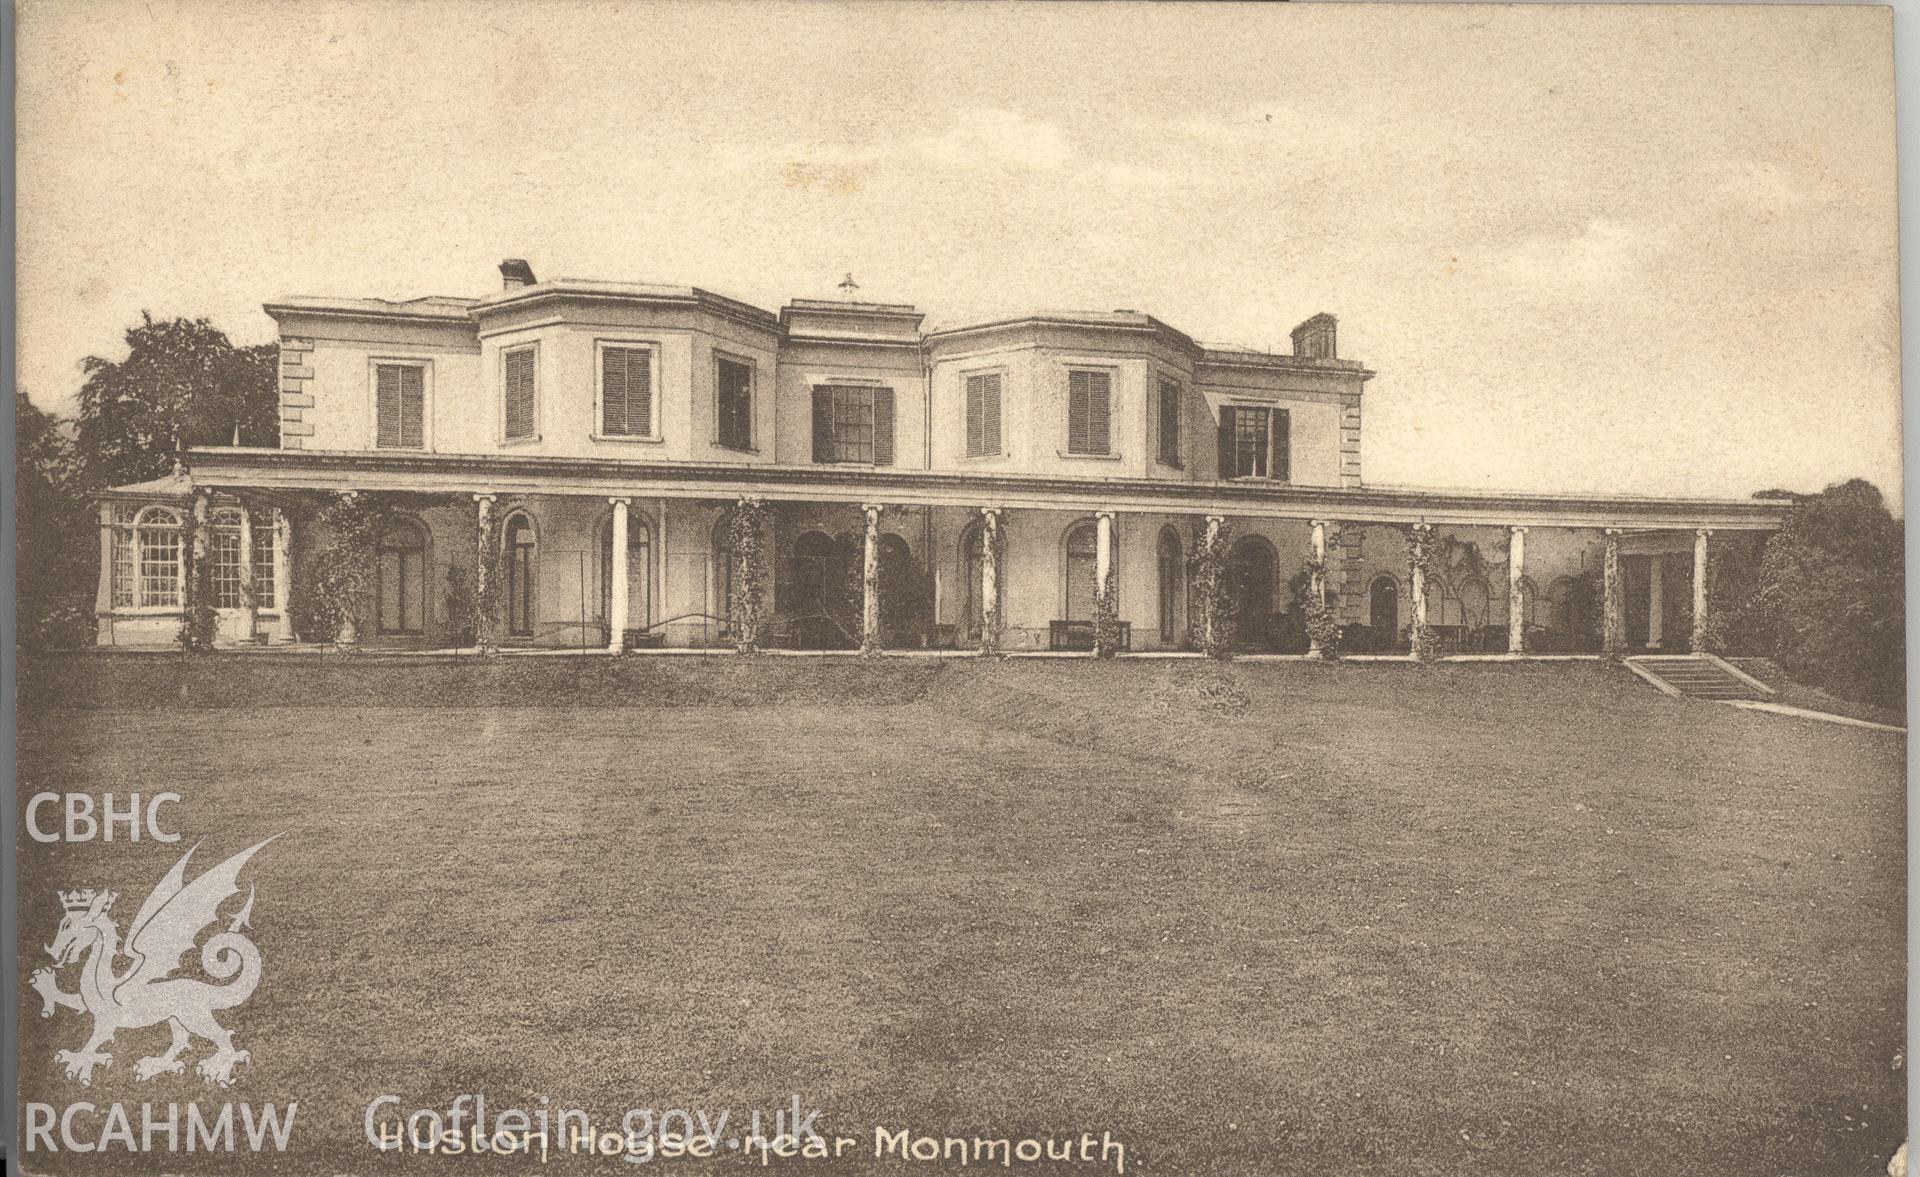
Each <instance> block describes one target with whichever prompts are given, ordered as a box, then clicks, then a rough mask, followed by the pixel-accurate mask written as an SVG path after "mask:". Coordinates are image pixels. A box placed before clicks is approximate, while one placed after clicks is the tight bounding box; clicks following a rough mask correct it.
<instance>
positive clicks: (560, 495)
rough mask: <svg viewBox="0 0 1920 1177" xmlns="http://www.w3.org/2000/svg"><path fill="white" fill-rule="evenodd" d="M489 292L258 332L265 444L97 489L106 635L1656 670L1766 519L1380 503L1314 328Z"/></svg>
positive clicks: (508, 267)
mask: <svg viewBox="0 0 1920 1177" xmlns="http://www.w3.org/2000/svg"><path fill="white" fill-rule="evenodd" d="M501 273H502V279H503V281H502V287H501V289H499V290H498V291H496V292H494V293H492V294H490V295H488V296H486V297H484V298H474V299H467V298H437V297H436V298H423V299H416V300H412V301H405V302H389V301H384V300H378V299H330V298H304V297H303V298H287V299H283V300H280V301H277V302H272V303H269V304H267V306H266V310H267V312H268V314H269V315H271V316H272V317H273V319H274V320H275V321H276V322H277V323H278V325H279V328H280V349H281V386H280V387H281V393H280V433H281V444H280V447H279V448H277V449H252V448H240V447H207V448H195V449H192V450H190V451H188V452H187V453H185V454H184V455H183V456H182V467H181V469H180V471H179V472H177V473H176V474H175V475H173V476H171V477H169V478H165V479H160V480H157V481H155V482H152V483H145V484H140V485H136V486H129V487H120V488H116V489H114V490H112V491H109V492H107V493H106V494H104V495H103V496H102V498H101V500H100V504H99V510H100V535H101V542H100V587H99V595H98V600H97V609H96V611H97V614H98V620H99V625H98V635H99V637H98V640H99V642H100V643H101V644H102V645H115V646H140V645H169V644H173V643H174V642H175V641H176V639H177V636H178V635H179V633H180V630H181V625H182V616H183V611H184V610H186V609H187V608H188V604H189V600H190V599H192V598H194V597H195V596H196V595H197V596H200V597H205V598H207V603H209V604H211V606H212V608H213V615H214V637H215V641H216V642H217V643H219V644H243V643H245V644H259V643H266V644H280V643H296V642H323V641H339V640H351V641H355V642H359V643H364V644H368V645H390V646H398V647H412V648H449V647H460V646H469V645H473V644H474V643H476V642H480V643H487V644H497V645H499V646H504V647H514V646H526V647H530V648H538V647H554V648H576V649H588V650H594V649H602V650H604V649H613V650H620V649H630V648H635V647H647V646H664V647H703V646H731V645H734V644H735V643H736V642H737V641H739V640H740V638H741V637H742V634H741V628H742V625H743V624H749V623H750V624H751V625H752V627H753V629H754V636H755V638H756V640H757V641H758V642H759V643H760V644H762V645H768V646H774V647H801V648H854V647H859V646H862V645H867V646H880V647H888V648H912V649H921V648H930V649H939V648H961V649H964V648H968V647H977V646H979V645H980V644H982V643H983V642H990V643H991V644H993V645H995V646H997V647H998V648H1000V649H1004V650H1007V651H1010V652H1012V651H1059V650H1082V649H1087V648H1090V646H1091V645H1092V643H1093V641H1094V638H1095V633H1096V631H1098V632H1099V633H1100V634H1102V635H1103V636H1102V638H1101V640H1102V641H1103V642H1117V644H1118V645H1119V646H1120V648H1122V649H1125V650H1131V651H1159V650H1180V649H1190V648H1193V647H1194V646H1195V645H1196V644H1197V643H1198V642H1199V640H1200V629H1201V627H1202V626H1204V625H1208V624H1216V623H1217V622H1210V621H1208V620H1206V619H1205V617H1203V616H1202V615H1203V614H1204V613H1205V612H1206V610H1205V609H1204V608H1203V605H1204V602H1203V601H1201V600H1200V599H1199V598H1200V597H1201V596H1202V595H1203V594H1202V593H1201V591H1200V590H1199V589H1198V588H1196V584H1195V580H1196V577H1197V576H1198V577H1204V578H1208V582H1209V583H1211V582H1212V580H1216V579H1217V580H1219V582H1220V583H1221V584H1222V585H1223V588H1222V589H1221V590H1220V594H1219V595H1217V596H1214V597H1211V598H1210V599H1213V600H1215V601H1216V602H1217V603H1218V604H1217V607H1216V609H1215V610H1214V612H1215V613H1216V614H1219V615H1223V616H1225V617H1226V618H1228V619H1229V620H1230V621H1231V633H1232V635H1233V638H1232V640H1233V643H1234V645H1235V646H1236V647H1237V648H1239V649H1241V650H1244V651H1248V652H1267V653H1303V652H1305V651H1306V650H1307V649H1308V646H1309V644H1310V641H1311V639H1310V638H1309V636H1308V626H1307V624H1306V616H1305V614H1306V612H1307V603H1308V602H1309V601H1319V602H1324V604H1325V606H1326V607H1327V609H1329V610H1330V611H1331V614H1332V617H1333V619H1334V620H1335V621H1336V622H1337V623H1338V624H1339V626H1340V631H1341V635H1342V639H1341V640H1342V645H1343V647H1344V648H1346V649H1348V650H1353V651H1366V650H1370V651H1380V652H1392V651H1396V650H1405V649H1407V648H1408V647H1409V646H1410V645H1411V644H1413V643H1416V642H1418V643H1437V644H1439V645H1440V646H1441V647H1442V648H1443V649H1444V650H1446V651H1448V652H1472V653H1518V652H1530V653H1555V652H1597V651H1598V650H1599V649H1601V648H1602V646H1603V645H1605V646H1609V647H1610V648H1615V649H1623V650H1627V651H1636V650H1637V651H1648V650H1657V651H1667V652H1675V651H1684V650H1686V649H1689V648H1690V647H1691V645H1692V643H1693V642H1694V641H1696V640H1697V634H1696V629H1697V628H1698V626H1697V625H1696V622H1699V623H1701V624H1704V621H1703V619H1704V617H1705V615H1706V611H1707V608H1708V607H1709V606H1708V602H1707V597H1708V592H1707V590H1708V587H1709V586H1708V584H1707V580H1708V577H1707V575H1706V573H1707V569H1708V567H1709V558H1710V550H1711V549H1712V547H1713V545H1733V546H1736V547H1737V546H1741V545H1746V546H1751V545H1752V544H1753V543H1754V542H1756V541H1757V540H1759V539H1761V538H1763V537H1764V536H1765V534H1766V533H1767V532H1768V531H1770V530H1772V529H1775V528H1777V527H1778V525H1779V523H1780V515H1781V510H1782V505H1781V504H1780V503H1777V502H1770V501H1756V500H1716V499H1692V498H1689V499H1655V498H1643V497H1629V496H1573V495H1544V494H1493V493H1481V492H1457V491H1440V490H1420V489H1413V488H1406V487H1383V486H1374V485H1371V484H1369V483H1368V482H1367V481H1366V480H1365V478H1364V476H1363V468H1362V453H1363V447H1362V422H1363V420H1364V403H1365V398H1366V386H1367V382H1368V380H1369V379H1370V377H1371V376H1372V375H1373V373H1372V372H1370V371H1368V370H1367V369H1366V367H1365V366H1363V365H1362V364H1360V363H1358V362H1356V361H1355V360H1353V359H1350V358H1346V357H1343V356H1341V355H1340V352H1339V346H1338V329H1337V324H1336V322H1335V320H1334V319H1333V318H1332V317H1331V316H1329V315H1324V314H1321V315H1315V316H1313V317H1312V318H1309V319H1307V320H1306V321H1305V322H1303V323H1301V324H1300V325H1299V326H1298V327H1296V328H1295V329H1294V330H1293V332H1292V343H1293V348H1292V353H1291V354H1288V355H1274V354H1269V353H1266V352H1255V351H1250V350H1244V349H1237V348H1228V347H1216V346H1208V345H1204V344H1201V343H1198V342H1196V341H1195V340H1194V339H1193V338H1191V337H1189V336H1187V335H1186V334H1184V333H1182V332H1181V331H1179V330H1177V329H1176V328H1174V327H1172V326H1169V325H1168V324H1166V323H1164V322H1161V321H1160V320H1158V319H1156V318H1154V317H1153V316H1152V315H1149V314H1143V313H1139V312H1136V311H1127V310H1123V311H1112V312H1101V313H1042V314H1032V315H1025V316H1021V317H1018V318H1011V319H1006V320H1001V321H995V322H987V323H979V324H975V325H971V326H962V327H955V328H950V329H943V330H935V331H928V330H925V329H924V320H923V316H922V314H921V313H920V312H919V311H917V310H916V309H914V308H913V307H911V306H903V305H893V304H879V303H866V302H856V301H828V300H794V301H792V302H790V303H788V304H787V305H786V306H784V307H782V308H781V309H780V310H779V312H778V313H774V312H769V311H766V310H763V309H760V308H758V307H754V306H750V305H747V304H745V303H742V302H738V301H735V300H733V299H730V298H725V297H722V296H720V295H717V294H713V293H710V292H708V291H705V290H701V289H697V288H690V287H668V286H651V285H642V284H634V283H616V282H595V281H572V280H560V281H546V282H542V281H538V280H537V279H536V278H535V276H534V274H533V272H532V270H531V268H530V267H528V265H527V264H526V263H525V262H522V261H518V260H512V259H510V260H509V261H507V262H505V263H503V264H502V266H501ZM743 503H745V504H748V506H747V507H745V508H743V507H742V504H743ZM342 504H345V505H346V507H345V508H343V507H342ZM743 510H744V511H750V512H752V516H751V517H752V518H754V519H757V520H763V521H764V522H763V523H761V524H760V528H761V530H760V531H756V532H755V533H754V534H755V535H757V536H761V537H762V538H760V539H757V540H755V541H753V542H754V544H756V545H757V546H758V548H759V550H758V551H755V552H751V553H743V552H742V551H740V550H739V547H740V539H739V536H740V532H739V530H738V527H737V526H736V522H735V521H736V519H737V518H738V517H740V515H741V513H742V511H743ZM1410 552H1414V553H1417V555H1416V556H1410ZM743 561H753V562H754V564H753V567H752V568H751V569H749V568H747V567H744V566H743ZM349 567H351V568H356V569H359V571H358V572H356V573H354V574H353V575H347V574H346V573H344V572H343V571H342V569H344V568H349ZM203 569H204V572H203V571H202V570H203ZM743 577H746V578H750V579H751V580H752V582H753V583H754V584H760V583H762V582H764V589H763V590H762V591H761V592H760V593H759V594H758V595H757V596H756V597H755V598H754V599H756V600H761V602H762V607H761V609H760V610H759V611H758V613H757V614H751V613H750V614H746V615H744V616H745V617H746V618H747V620H746V621H743V613H742V606H741V597H742V592H743V591H745V590H737V589H736V585H744V584H745V583H746V581H743V580H742V578H743ZM343 578H344V579H343ZM343 583H344V584H345V585H346V588H345V589H342V588H341V585H342V584H343ZM195 586H199V587H197V588H196V587H195ZM321 586H326V587H327V590H328V593H331V597H330V599H333V600H339V599H342V594H343V593H344V594H345V597H346V598H349V599H350V600H351V602H352V604H351V605H350V606H349V607H347V608H346V609H345V615H344V616H343V617H339V618H327V617H325V616H324V614H325V611H324V610H318V611H316V610H315V609H314V608H313V607H312V602H313V601H314V600H317V599H319V598H320V597H321V596H326V595H327V594H325V593H321V592H320V588H321ZM303 594H304V595H303ZM1103 610H1104V611H1105V612H1104V617H1105V618H1106V619H1107V620H1106V622H1105V623H1104V624H1103V625H1102V626H1096V625H1095V621H1096V617H1097V616H1103ZM315 617H321V622H323V623H324V626H323V629H324V631H323V632H315V625H316V624H320V623H321V622H316V621H315V620H314V618H315ZM1422 619H1424V624H1422Z"/></svg>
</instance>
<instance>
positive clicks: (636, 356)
mask: <svg viewBox="0 0 1920 1177" xmlns="http://www.w3.org/2000/svg"><path fill="white" fill-rule="evenodd" d="M627 432H628V433H630V434H633V435H635V436H646V435H648V434H651V433H652V432H653V353H652V352H647V351H641V350H639V349H637V348H636V349H633V350H630V351H628V352H627Z"/></svg>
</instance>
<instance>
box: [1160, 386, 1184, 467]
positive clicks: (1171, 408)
mask: <svg viewBox="0 0 1920 1177" xmlns="http://www.w3.org/2000/svg"><path fill="white" fill-rule="evenodd" d="M1160 461H1161V462H1162V463H1163V464H1164V465H1168V466H1178V465H1179V464H1180V386H1179V385H1178V384H1175V383H1174V382H1173V381H1171V380H1162V381H1161V382H1160Z"/></svg>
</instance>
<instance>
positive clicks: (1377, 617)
mask: <svg viewBox="0 0 1920 1177" xmlns="http://www.w3.org/2000/svg"><path fill="white" fill-rule="evenodd" d="M1367 629H1368V630H1370V631H1371V635H1370V636H1371V637H1372V646H1373V648H1374V649H1376V650H1391V649H1392V648H1393V647H1394V646H1396V645H1398V644H1399V642H1400V582H1399V581H1397V580H1395V579H1394V578H1393V577H1392V576H1390V575H1388V574H1387V573H1384V572H1383V573H1381V574H1380V575H1379V576H1376V577H1374V578H1373V583H1372V584H1371V585H1369V586H1368V587H1367Z"/></svg>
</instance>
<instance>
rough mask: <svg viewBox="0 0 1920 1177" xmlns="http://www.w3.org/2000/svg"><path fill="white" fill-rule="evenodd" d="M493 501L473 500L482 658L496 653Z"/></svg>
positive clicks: (476, 625)
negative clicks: (484, 655)
mask: <svg viewBox="0 0 1920 1177" xmlns="http://www.w3.org/2000/svg"><path fill="white" fill-rule="evenodd" d="M493 499H494V496H492V495H487V494H477V495H474V496H473V503H474V525H473V601H474V618H473V633H474V645H476V646H478V647H479V649H480V652H481V653H483V654H491V653H492V652H493V651H494V649H495V646H494V632H493V631H494V624H495V620H494V598H493V592H494V586H493Z"/></svg>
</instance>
